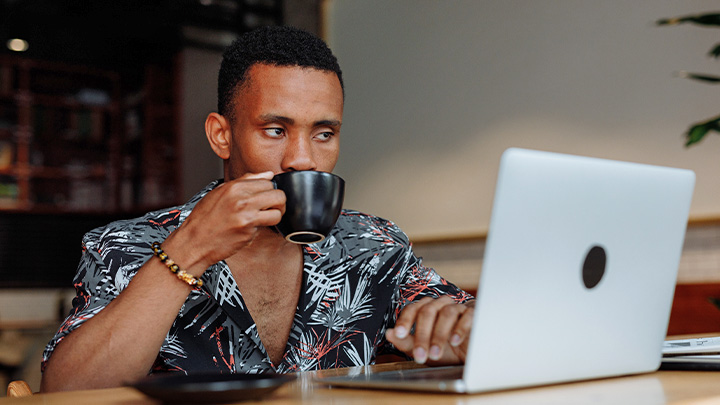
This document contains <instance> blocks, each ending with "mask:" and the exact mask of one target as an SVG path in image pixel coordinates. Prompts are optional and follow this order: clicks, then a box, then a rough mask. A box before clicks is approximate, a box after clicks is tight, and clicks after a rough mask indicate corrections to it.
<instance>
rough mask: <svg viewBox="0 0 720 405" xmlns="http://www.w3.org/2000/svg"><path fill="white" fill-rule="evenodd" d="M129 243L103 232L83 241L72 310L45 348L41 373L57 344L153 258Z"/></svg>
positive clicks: (74, 284) (98, 231)
mask: <svg viewBox="0 0 720 405" xmlns="http://www.w3.org/2000/svg"><path fill="white" fill-rule="evenodd" d="M126 240H127V239H125V238H118V237H117V235H112V234H110V235H109V234H108V232H104V233H102V231H101V230H94V231H91V232H89V233H88V234H86V235H85V237H84V238H83V251H82V256H81V258H80V263H79V265H78V270H77V273H76V275H75V278H74V279H73V287H74V288H75V297H74V298H73V300H72V309H71V310H70V314H69V315H68V317H67V318H66V319H65V320H64V321H63V323H62V324H61V325H60V328H59V329H58V331H57V332H56V334H55V336H54V337H53V338H52V339H51V340H50V342H49V343H48V344H47V346H46V347H45V350H44V352H43V357H42V365H41V370H42V371H44V370H45V366H46V364H47V361H48V360H49V359H50V357H51V356H52V353H53V351H54V350H55V348H56V347H57V345H58V344H59V343H60V342H61V341H62V340H63V339H64V338H65V337H66V336H67V335H69V334H70V333H71V332H72V331H74V330H75V329H77V328H78V327H80V326H81V325H82V324H83V323H85V322H86V321H87V320H88V319H90V318H92V317H93V316H95V315H96V314H97V313H98V312H100V311H101V310H103V309H104V308H105V307H106V306H107V305H108V304H109V303H110V302H111V301H112V300H113V299H115V298H116V297H117V296H118V295H119V294H120V292H121V291H122V290H124V289H125V287H127V285H128V283H129V282H130V280H131V279H132V277H133V276H134V275H135V273H136V272H137V269H138V268H139V267H141V266H142V264H144V263H145V262H146V261H147V260H148V259H149V258H150V257H151V256H152V253H150V249H149V248H148V247H141V246H137V245H135V244H127V243H125V241H126ZM133 245H135V246H133ZM140 245H141V244H140Z"/></svg>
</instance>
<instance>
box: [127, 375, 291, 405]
mask: <svg viewBox="0 0 720 405" xmlns="http://www.w3.org/2000/svg"><path fill="white" fill-rule="evenodd" d="M294 379H295V377H292V376H289V375H283V374H190V375H185V374H175V373H172V374H164V375H152V376H149V377H147V378H145V379H142V380H140V381H138V382H137V383H135V384H132V385H131V386H132V387H134V388H135V389H137V390H139V391H140V392H142V393H143V394H145V395H147V396H150V397H153V398H155V399H159V400H161V401H163V402H165V403H173V404H190V403H192V404H202V403H214V404H217V403H222V402H238V401H248V400H253V399H259V398H262V397H264V396H266V395H268V394H270V393H271V392H272V391H274V390H276V389H278V388H279V387H280V386H281V385H283V384H285V383H286V382H288V381H291V380H294Z"/></svg>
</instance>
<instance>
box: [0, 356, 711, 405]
mask: <svg viewBox="0 0 720 405" xmlns="http://www.w3.org/2000/svg"><path fill="white" fill-rule="evenodd" d="M413 367H415V365H414V363H409V362H407V363H389V364H381V365H376V366H370V367H365V370H364V371H368V372H377V371H384V370H389V369H398V368H413ZM349 371H350V369H339V370H325V371H320V372H307V373H298V374H297V379H296V380H295V381H293V382H291V383H288V384H286V385H285V386H283V387H281V388H280V389H279V390H277V391H275V392H274V393H273V394H272V395H271V396H270V397H268V398H266V399H265V401H264V403H267V404H276V405H278V404H288V405H290V404H343V405H344V404H351V405H352V404H372V405H380V404H390V403H392V404H393V405H397V404H408V403H409V404H413V405H423V404H433V405H437V404H463V405H483V404H530V403H532V404H586V403H592V404H613V405H614V404H620V403H623V404H682V405H688V404H702V405H705V404H711V403H713V404H715V403H720V372H712V371H658V372H655V373H649V374H642V375H636V376H629V377H616V378H606V379H601V380H594V381H586V382H579V383H569V384H559V385H552V386H545V387H538V388H526V389H519V390H512V391H503V392H494V393H486V394H475V395H455V394H428V393H413V392H403V391H381V390H356V389H347V388H328V387H325V386H323V385H321V384H318V383H317V382H316V381H315V378H316V377H318V376H328V375H339V374H343V373H348V372H349ZM85 403H87V404H98V405H102V404H116V405H140V404H158V403H159V402H157V401H154V400H152V399H151V398H149V397H146V396H145V395H143V394H142V393H140V392H139V391H136V390H135V389H133V388H128V387H123V388H110V389H100V390H88V391H72V392H63V393H51V394H35V395H33V396H31V397H25V398H0V404H3V405H5V404H68V405H76V404H85ZM255 403H258V402H241V404H255Z"/></svg>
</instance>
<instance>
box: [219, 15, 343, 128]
mask: <svg viewBox="0 0 720 405" xmlns="http://www.w3.org/2000/svg"><path fill="white" fill-rule="evenodd" d="M258 63H259V64H268V65H273V66H299V67H310V68H314V69H318V70H323V71H328V72H334V73H335V74H336V75H337V77H338V80H340V86H341V88H342V89H343V92H344V91H345V90H344V89H345V86H344V85H343V80H342V71H341V70H340V65H339V64H338V62H337V58H335V55H333V53H332V51H331V50H330V48H328V46H327V44H326V43H325V42H324V41H323V40H322V39H320V38H318V37H316V36H315V35H313V34H311V33H309V32H307V31H303V30H301V29H299V28H294V27H289V26H267V27H260V28H257V29H255V30H253V31H250V32H246V33H245V34H243V35H241V36H240V37H239V38H238V39H236V40H235V41H234V42H233V43H232V44H231V45H230V46H228V47H227V49H225V52H224V53H223V59H222V63H221V64H220V73H219V74H218V106H217V107H218V112H219V113H220V114H221V115H224V116H226V117H228V118H230V119H232V118H233V115H234V111H233V110H234V95H235V92H236V91H237V89H239V88H240V87H241V86H242V85H243V83H245V82H246V80H247V77H246V72H247V71H248V69H250V67H251V66H253V65H255V64H258Z"/></svg>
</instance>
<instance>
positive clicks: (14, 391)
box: [7, 380, 33, 398]
mask: <svg viewBox="0 0 720 405" xmlns="http://www.w3.org/2000/svg"><path fill="white" fill-rule="evenodd" d="M32 394H33V393H32V390H31V389H30V386H29V385H28V383H26V382H25V381H22V380H20V381H11V382H10V384H8V387H7V396H8V397H9V398H21V397H29V396H31V395H32Z"/></svg>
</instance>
